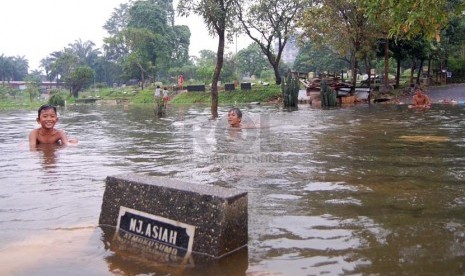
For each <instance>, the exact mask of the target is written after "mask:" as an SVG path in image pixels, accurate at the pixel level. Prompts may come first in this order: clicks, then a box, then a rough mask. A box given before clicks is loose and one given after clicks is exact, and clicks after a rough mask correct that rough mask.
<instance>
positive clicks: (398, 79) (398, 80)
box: [396, 58, 401, 87]
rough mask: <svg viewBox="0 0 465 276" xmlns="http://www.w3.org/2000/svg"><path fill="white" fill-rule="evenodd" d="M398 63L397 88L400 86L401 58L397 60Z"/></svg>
mask: <svg viewBox="0 0 465 276" xmlns="http://www.w3.org/2000/svg"><path fill="white" fill-rule="evenodd" d="M396 61H397V69H396V86H397V87H399V86H400V62H401V60H400V58H398V59H396Z"/></svg>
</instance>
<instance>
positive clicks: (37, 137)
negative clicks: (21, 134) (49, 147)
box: [29, 104, 77, 148]
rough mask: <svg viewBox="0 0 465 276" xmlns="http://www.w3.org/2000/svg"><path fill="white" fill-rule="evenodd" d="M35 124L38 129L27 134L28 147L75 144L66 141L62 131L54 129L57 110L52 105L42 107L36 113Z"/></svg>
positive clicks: (72, 141)
mask: <svg viewBox="0 0 465 276" xmlns="http://www.w3.org/2000/svg"><path fill="white" fill-rule="evenodd" d="M37 113H38V114H37V119H36V120H37V122H38V123H39V124H40V128H36V129H34V130H32V131H31V132H30V133H29V147H30V148H34V147H36V146H37V145H38V144H60V145H64V146H66V145H68V143H70V142H71V143H77V141H76V139H71V140H68V137H67V136H66V133H65V132H64V131H63V130H59V129H55V124H56V123H57V122H58V116H57V109H56V107H55V106H53V105H48V104H46V105H43V106H41V107H40V108H39V111H38V112H37Z"/></svg>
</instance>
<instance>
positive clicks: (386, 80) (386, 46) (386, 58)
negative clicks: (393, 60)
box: [384, 38, 389, 87]
mask: <svg viewBox="0 0 465 276" xmlns="http://www.w3.org/2000/svg"><path fill="white" fill-rule="evenodd" d="M388 86H389V39H388V38H386V43H385V44H384V87H388Z"/></svg>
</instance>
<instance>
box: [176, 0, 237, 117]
mask: <svg viewBox="0 0 465 276" xmlns="http://www.w3.org/2000/svg"><path fill="white" fill-rule="evenodd" d="M235 1H236V0H180V1H179V3H178V10H179V12H180V14H181V15H182V16H188V15H189V14H190V13H191V12H193V13H195V14H198V15H200V16H201V17H202V18H203V20H204V22H205V23H206V24H207V28H208V30H209V32H210V34H211V35H213V34H214V35H217V36H218V49H217V52H216V55H217V59H216V66H215V71H214V73H213V78H212V87H211V113H212V117H213V118H217V117H218V81H219V79H220V73H221V69H222V67H223V62H224V45H225V40H226V33H227V31H232V30H233V27H234V21H233V20H234V18H235V14H236V7H237V5H235V4H236V2H235Z"/></svg>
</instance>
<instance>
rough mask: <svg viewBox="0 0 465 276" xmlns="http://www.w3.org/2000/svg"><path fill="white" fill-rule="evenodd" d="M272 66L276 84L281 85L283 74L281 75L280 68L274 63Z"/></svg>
mask: <svg viewBox="0 0 465 276" xmlns="http://www.w3.org/2000/svg"><path fill="white" fill-rule="evenodd" d="M272 65H273V71H274V77H275V79H276V84H277V85H280V84H281V74H279V66H278V64H276V63H272Z"/></svg>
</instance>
